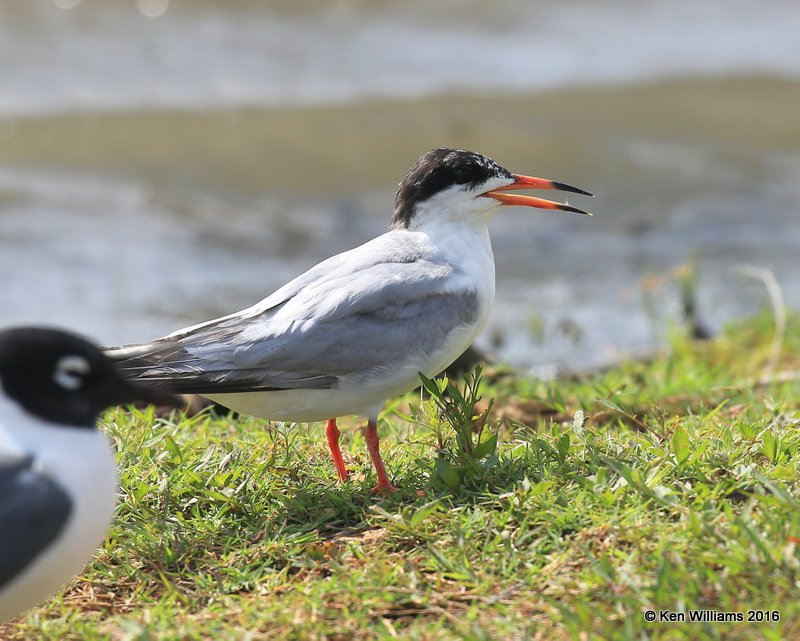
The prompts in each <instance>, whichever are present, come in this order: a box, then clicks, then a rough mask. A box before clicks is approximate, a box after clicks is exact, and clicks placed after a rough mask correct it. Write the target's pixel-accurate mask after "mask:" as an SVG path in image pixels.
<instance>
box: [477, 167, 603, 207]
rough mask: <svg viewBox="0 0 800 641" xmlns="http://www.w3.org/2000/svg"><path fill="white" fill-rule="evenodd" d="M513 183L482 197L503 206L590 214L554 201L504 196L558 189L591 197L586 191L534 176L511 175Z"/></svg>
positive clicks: (521, 196) (519, 195)
mask: <svg viewBox="0 0 800 641" xmlns="http://www.w3.org/2000/svg"><path fill="white" fill-rule="evenodd" d="M513 176H514V182H513V183H511V184H510V185H506V186H505V187H498V188H497V189H494V190H492V191H488V192H486V193H485V194H484V196H488V197H489V198H494V199H495V200H497V201H499V202H500V203H501V204H503V205H521V206H523V207H537V208H539V209H558V210H560V211H571V212H575V213H576V214H586V215H587V216H591V215H592V214H591V213H590V212H588V211H584V210H583V209H578V208H577V207H573V206H572V205H568V204H566V203H559V202H556V201H554V200H547V199H545V198H537V197H535V196H526V195H524V194H506V193H504V192H507V191H512V190H515V189H558V190H559V191H569V192H572V193H575V194H583V195H586V196H592V195H593V194H590V193H589V192H588V191H584V190H583V189H579V188H578V187H573V186H572V185H567V184H566V183H562V182H558V181H555V180H550V179H548V178H536V177H534V176H524V175H522V174H513Z"/></svg>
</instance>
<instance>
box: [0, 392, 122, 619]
mask: <svg viewBox="0 0 800 641" xmlns="http://www.w3.org/2000/svg"><path fill="white" fill-rule="evenodd" d="M26 455H32V456H34V457H35V464H34V469H35V471H36V472H38V473H41V474H43V475H46V476H48V477H49V478H50V479H52V480H53V481H55V482H56V483H58V485H59V486H60V487H61V488H62V489H63V490H64V491H65V492H66V493H67V494H68V495H69V497H70V499H71V501H72V509H71V512H70V514H69V517H68V519H67V522H66V523H65V524H64V527H63V529H62V530H61V532H60V533H59V534H58V536H57V538H56V539H55V540H54V541H52V542H51V543H50V545H49V546H48V547H47V548H46V549H43V550H42V551H41V554H39V555H38V556H37V557H36V558H35V559H34V560H32V561H31V562H30V564H29V565H28V566H27V567H26V568H25V569H24V570H22V572H20V574H18V575H17V576H16V577H14V579H12V580H11V582H10V583H8V584H7V585H5V586H4V587H3V588H0V623H2V622H4V621H6V620H8V619H9V618H11V617H14V616H16V615H17V614H19V613H21V612H22V611H24V610H26V609H27V608H30V607H32V606H34V605H36V604H37V603H39V602H41V601H42V600H44V599H45V598H47V597H48V596H49V595H51V594H52V593H53V592H55V591H56V590H57V589H58V588H60V587H61V586H62V585H64V584H65V583H67V582H68V581H69V580H70V579H71V578H72V577H73V576H75V575H76V574H78V573H79V572H80V571H81V569H82V568H83V566H84V565H85V564H86V562H87V561H89V560H90V558H91V557H92V555H93V554H94V552H95V550H96V549H97V546H98V544H99V543H100V542H101V541H102V539H103V536H104V535H105V532H106V530H107V528H108V525H109V523H110V522H111V518H112V516H113V514H114V506H115V499H116V488H117V470H116V465H115V461H114V454H113V452H112V450H111V447H110V445H109V443H108V441H107V439H106V437H105V436H104V435H103V434H101V433H100V432H98V431H97V430H96V429H85V428H74V427H62V426H53V425H52V424H48V423H47V422H45V421H42V420H40V419H38V418H36V417H34V416H32V415H30V414H28V413H27V412H25V411H23V410H22V409H21V408H20V407H19V405H17V404H16V403H14V402H11V401H9V400H8V399H7V398H5V397H4V396H2V395H1V394H0V459H3V458H6V457H8V458H12V457H19V456H26ZM0 498H1V497H0ZM3 526H4V524H3V523H0V527H3ZM0 554H14V550H0Z"/></svg>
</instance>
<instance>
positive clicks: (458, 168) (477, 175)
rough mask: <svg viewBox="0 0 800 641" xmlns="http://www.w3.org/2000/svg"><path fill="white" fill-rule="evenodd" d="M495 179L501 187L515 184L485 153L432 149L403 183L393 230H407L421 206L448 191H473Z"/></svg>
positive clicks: (396, 203)
mask: <svg viewBox="0 0 800 641" xmlns="http://www.w3.org/2000/svg"><path fill="white" fill-rule="evenodd" d="M493 179H499V180H500V183H501V184H502V182H503V181H507V182H508V183H512V182H513V181H514V177H513V175H512V174H511V172H510V171H508V169H505V168H504V167H501V166H500V165H498V164H497V163H496V162H495V161H494V160H492V159H491V158H488V157H486V156H484V155H483V154H479V153H476V152H474V151H463V150H461V149H448V148H440V149H432V150H431V151H429V152H428V153H427V154H425V155H424V156H422V158H420V159H419V160H418V161H417V162H415V163H414V166H413V167H411V169H410V170H409V171H408V174H406V177H405V178H404V179H403V182H401V183H400V188H399V189H398V190H397V195H396V196H395V200H394V217H393V218H392V227H393V228H395V229H407V228H408V227H409V225H410V223H411V220H412V218H413V217H414V214H415V213H416V209H417V205H419V204H420V203H423V202H425V201H426V200H428V199H429V198H431V197H432V196H435V195H436V194H438V193H440V192H443V191H445V190H446V189H449V188H451V187H457V188H460V189H462V190H463V191H464V192H472V191H475V190H477V189H478V188H479V187H482V186H483V185H486V184H487V183H489V182H490V181H493ZM476 195H478V194H477V192H476ZM493 206H495V207H496V206H497V203H494V204H493Z"/></svg>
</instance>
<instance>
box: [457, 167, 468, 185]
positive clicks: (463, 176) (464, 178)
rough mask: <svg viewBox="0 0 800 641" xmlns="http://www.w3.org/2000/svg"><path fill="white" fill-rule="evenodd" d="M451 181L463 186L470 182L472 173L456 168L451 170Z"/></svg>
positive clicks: (462, 168)
mask: <svg viewBox="0 0 800 641" xmlns="http://www.w3.org/2000/svg"><path fill="white" fill-rule="evenodd" d="M453 180H455V181H456V183H458V184H459V185H464V184H466V183H468V182H469V181H470V180H472V172H471V171H470V170H469V169H467V168H466V167H456V168H455V169H454V170H453Z"/></svg>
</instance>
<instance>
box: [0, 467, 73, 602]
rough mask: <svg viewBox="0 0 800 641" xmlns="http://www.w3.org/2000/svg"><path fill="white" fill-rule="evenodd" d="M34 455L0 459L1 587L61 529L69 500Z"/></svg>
mask: <svg viewBox="0 0 800 641" xmlns="http://www.w3.org/2000/svg"><path fill="white" fill-rule="evenodd" d="M32 464H33V458H32V457H29V456H28V457H23V458H14V459H10V460H9V459H0V589H2V588H3V586H4V585H6V584H7V583H9V582H10V581H11V580H12V579H13V578H14V577H15V576H17V575H18V574H19V573H20V572H22V570H24V569H25V567H26V566H27V565H28V564H29V563H30V562H31V561H32V560H33V559H34V558H35V557H36V556H37V555H38V554H39V553H40V552H41V551H42V550H43V549H44V548H45V547H46V546H47V545H48V544H49V543H51V542H52V541H53V540H54V539H56V538H57V537H58V535H59V533H60V532H61V530H62V529H63V528H64V525H65V523H66V522H67V519H68V518H69V515H70V512H71V511H72V502H71V501H70V498H69V496H68V495H67V494H66V492H64V490H63V489H61V487H60V486H59V485H58V484H57V483H55V482H54V481H53V480H52V479H50V478H48V477H46V476H44V475H42V474H41V473H39V472H37V471H36V470H35V469H33V467H32Z"/></svg>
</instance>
